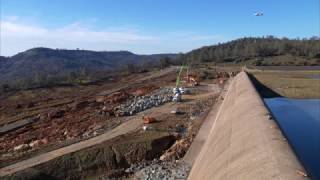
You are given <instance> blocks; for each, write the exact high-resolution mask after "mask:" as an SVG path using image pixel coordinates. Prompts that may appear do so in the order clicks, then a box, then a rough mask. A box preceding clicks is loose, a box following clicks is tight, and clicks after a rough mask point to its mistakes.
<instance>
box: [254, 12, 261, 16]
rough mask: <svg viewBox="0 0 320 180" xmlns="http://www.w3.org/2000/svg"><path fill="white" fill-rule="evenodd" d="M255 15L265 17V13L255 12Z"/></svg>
mask: <svg viewBox="0 0 320 180" xmlns="http://www.w3.org/2000/svg"><path fill="white" fill-rule="evenodd" d="M253 15H254V16H263V12H255V13H254V14H253Z"/></svg>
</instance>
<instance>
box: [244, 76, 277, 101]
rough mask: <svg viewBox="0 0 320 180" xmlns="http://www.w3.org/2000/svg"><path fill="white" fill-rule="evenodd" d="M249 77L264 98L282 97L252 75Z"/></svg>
mask: <svg viewBox="0 0 320 180" xmlns="http://www.w3.org/2000/svg"><path fill="white" fill-rule="evenodd" d="M248 75H249V78H250V80H251V82H252V83H253V85H254V86H255V87H256V89H257V91H258V92H259V93H260V95H261V96H262V97H263V98H274V97H282V96H281V95H280V94H278V93H277V92H275V91H273V90H272V89H270V88H269V87H267V86H265V85H264V84H262V83H261V82H260V81H258V80H257V79H256V78H255V77H254V76H253V75H252V74H249V73H248Z"/></svg>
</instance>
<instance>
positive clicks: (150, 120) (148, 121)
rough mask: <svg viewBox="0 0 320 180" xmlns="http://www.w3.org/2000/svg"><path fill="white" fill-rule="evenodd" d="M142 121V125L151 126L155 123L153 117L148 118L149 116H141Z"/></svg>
mask: <svg viewBox="0 0 320 180" xmlns="http://www.w3.org/2000/svg"><path fill="white" fill-rule="evenodd" d="M142 120H143V124H151V123H154V122H156V121H157V120H156V119H155V118H154V117H149V116H143V117H142Z"/></svg>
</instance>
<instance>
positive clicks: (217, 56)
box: [184, 36, 320, 65]
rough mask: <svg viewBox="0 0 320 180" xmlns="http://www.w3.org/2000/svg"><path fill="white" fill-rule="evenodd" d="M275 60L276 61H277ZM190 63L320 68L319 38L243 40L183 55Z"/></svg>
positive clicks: (206, 47) (271, 37)
mask: <svg viewBox="0 0 320 180" xmlns="http://www.w3.org/2000/svg"><path fill="white" fill-rule="evenodd" d="M274 58H276V59H274ZM184 59H186V60H187V61H188V62H189V63H195V62H216V63H226V62H232V63H249V64H253V65H320V38H319V37H312V38H309V39H287V38H282V39H279V38H275V37H273V36H267V37H263V38H242V39H237V40H234V41H230V42H227V43H223V44H217V45H213V46H205V47H202V48H199V49H196V50H193V51H191V52H189V53H187V54H186V55H185V56H184Z"/></svg>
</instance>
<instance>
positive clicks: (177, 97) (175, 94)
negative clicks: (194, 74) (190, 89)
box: [172, 87, 182, 102]
mask: <svg viewBox="0 0 320 180" xmlns="http://www.w3.org/2000/svg"><path fill="white" fill-rule="evenodd" d="M181 98H182V93H181V92H180V89H179V88H177V87H175V88H173V98H172V101H174V102H180V101H181Z"/></svg>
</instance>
